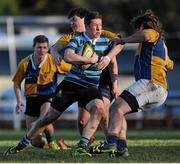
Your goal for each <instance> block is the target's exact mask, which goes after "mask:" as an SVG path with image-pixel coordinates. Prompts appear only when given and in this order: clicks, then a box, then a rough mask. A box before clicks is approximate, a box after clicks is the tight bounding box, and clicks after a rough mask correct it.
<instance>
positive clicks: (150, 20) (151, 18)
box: [131, 9, 163, 34]
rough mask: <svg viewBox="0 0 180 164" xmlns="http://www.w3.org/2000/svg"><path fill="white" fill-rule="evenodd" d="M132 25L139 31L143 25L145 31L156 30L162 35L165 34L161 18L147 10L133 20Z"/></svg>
mask: <svg viewBox="0 0 180 164" xmlns="http://www.w3.org/2000/svg"><path fill="white" fill-rule="evenodd" d="M131 25H132V26H133V27H134V28H135V29H137V28H140V27H141V25H143V26H144V29H148V28H151V29H154V30H156V31H157V32H159V33H160V34H163V30H162V25H161V23H160V21H159V18H158V17H157V16H156V15H155V14H154V13H153V12H152V11H151V10H150V9H148V10H146V11H145V13H142V14H139V15H137V16H136V17H134V18H133V19H132V20H131Z"/></svg>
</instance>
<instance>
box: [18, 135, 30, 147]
mask: <svg viewBox="0 0 180 164" xmlns="http://www.w3.org/2000/svg"><path fill="white" fill-rule="evenodd" d="M20 143H21V144H22V145H23V146H24V147H26V146H28V145H29V143H30V139H29V138H28V137H27V135H25V136H24V137H23V138H22V139H21V141H20Z"/></svg>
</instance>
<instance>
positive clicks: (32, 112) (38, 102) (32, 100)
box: [24, 97, 52, 117]
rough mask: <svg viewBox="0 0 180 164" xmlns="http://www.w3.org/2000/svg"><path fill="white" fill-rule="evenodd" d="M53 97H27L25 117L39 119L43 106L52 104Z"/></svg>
mask: <svg viewBox="0 0 180 164" xmlns="http://www.w3.org/2000/svg"><path fill="white" fill-rule="evenodd" d="M51 101H52V99H51V97H27V98H26V111H25V112H24V114H25V115H28V116H32V117H39V116H40V110H41V106H42V105H43V104H44V103H46V102H51Z"/></svg>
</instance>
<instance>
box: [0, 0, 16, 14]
mask: <svg viewBox="0 0 180 164" xmlns="http://www.w3.org/2000/svg"><path fill="white" fill-rule="evenodd" d="M18 14H19V9H18V0H13V1H12V0H1V1H0V15H18Z"/></svg>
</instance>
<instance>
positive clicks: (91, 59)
mask: <svg viewBox="0 0 180 164" xmlns="http://www.w3.org/2000/svg"><path fill="white" fill-rule="evenodd" d="M98 59H99V58H98V56H97V55H96V53H95V52H94V53H93V55H92V56H91V57H90V59H89V60H90V64H94V63H97V62H98Z"/></svg>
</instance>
